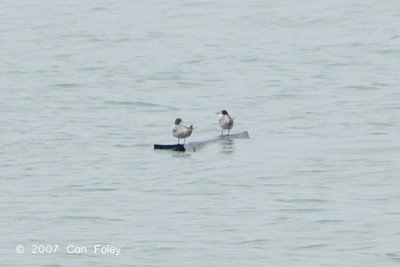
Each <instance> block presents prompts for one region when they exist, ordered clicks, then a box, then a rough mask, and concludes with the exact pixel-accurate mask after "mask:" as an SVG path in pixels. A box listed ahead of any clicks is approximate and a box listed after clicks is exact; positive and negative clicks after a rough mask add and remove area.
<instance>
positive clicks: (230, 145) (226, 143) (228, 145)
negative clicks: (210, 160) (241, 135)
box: [220, 139, 235, 154]
mask: <svg viewBox="0 0 400 267" xmlns="http://www.w3.org/2000/svg"><path fill="white" fill-rule="evenodd" d="M220 145H221V148H222V149H221V153H223V154H233V152H235V140H234V139H226V140H222V141H221V142H220Z"/></svg>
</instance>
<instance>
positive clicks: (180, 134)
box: [172, 118, 193, 144]
mask: <svg viewBox="0 0 400 267" xmlns="http://www.w3.org/2000/svg"><path fill="white" fill-rule="evenodd" d="M192 132H193V125H190V126H189V127H188V126H186V125H185V124H183V121H182V119H181V118H177V119H176V120H175V124H174V126H173V127H172V136H174V137H176V138H178V144H179V140H180V139H183V143H184V144H185V140H186V138H187V137H189V136H190V135H191V134H192Z"/></svg>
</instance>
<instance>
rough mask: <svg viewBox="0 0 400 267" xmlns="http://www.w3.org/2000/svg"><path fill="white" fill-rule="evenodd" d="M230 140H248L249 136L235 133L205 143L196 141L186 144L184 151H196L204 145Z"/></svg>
mask: <svg viewBox="0 0 400 267" xmlns="http://www.w3.org/2000/svg"><path fill="white" fill-rule="evenodd" d="M232 139H250V136H249V133H248V132H247V131H244V132H240V133H235V134H229V135H227V134H224V135H219V136H217V137H215V138H213V139H209V140H206V141H196V142H190V143H187V144H186V145H185V149H186V150H188V151H196V150H198V149H201V148H203V147H205V146H206V145H209V144H212V143H216V142H218V141H220V140H232Z"/></svg>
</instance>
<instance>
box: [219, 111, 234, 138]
mask: <svg viewBox="0 0 400 267" xmlns="http://www.w3.org/2000/svg"><path fill="white" fill-rule="evenodd" d="M217 114H219V118H218V124H219V126H220V127H221V128H222V131H221V135H223V133H224V130H228V135H229V132H230V130H231V129H232V128H233V118H232V117H231V116H230V115H229V113H228V111H226V110H225V109H223V110H222V111H221V112H218V113H217Z"/></svg>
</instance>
